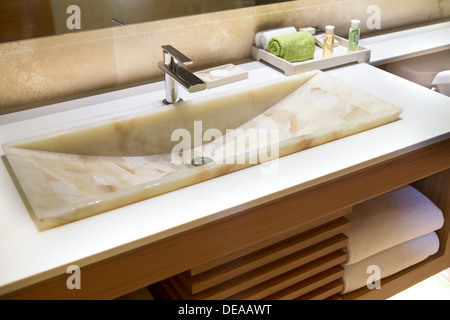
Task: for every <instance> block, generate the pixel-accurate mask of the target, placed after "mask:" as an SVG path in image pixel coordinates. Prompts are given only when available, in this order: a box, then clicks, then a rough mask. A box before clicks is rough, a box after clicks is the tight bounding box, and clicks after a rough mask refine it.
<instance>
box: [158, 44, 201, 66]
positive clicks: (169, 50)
mask: <svg viewBox="0 0 450 320" xmlns="http://www.w3.org/2000/svg"><path fill="white" fill-rule="evenodd" d="M161 48H162V49H163V53H164V60H165V62H166V63H168V62H167V59H168V58H170V57H167V55H168V56H171V57H172V58H174V59H175V60H177V61H178V62H179V63H181V64H182V65H185V66H187V65H190V64H192V63H194V62H193V61H192V60H191V59H189V58H188V57H186V56H185V55H184V54H182V53H181V52H180V51H178V50H177V49H175V48H174V47H172V46H171V45H166V46H162V47H161Z"/></svg>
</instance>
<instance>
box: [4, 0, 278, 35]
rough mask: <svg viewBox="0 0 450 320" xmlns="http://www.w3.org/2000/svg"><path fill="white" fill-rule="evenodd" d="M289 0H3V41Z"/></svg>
mask: <svg viewBox="0 0 450 320" xmlns="http://www.w3.org/2000/svg"><path fill="white" fill-rule="evenodd" d="M286 1H287V0H0V42H8V41H15V40H22V39H30V38H36V37H43V36H51V35H57V34H64V33H69V32H77V31H85V30H93V29H100V28H106V27H112V26H115V25H118V24H117V23H116V22H114V21H112V20H111V19H112V18H117V20H116V21H117V22H119V23H142V22H147V21H155V20H163V19H169V18H175V17H181V16H189V15H195V14H200V13H208V12H215V11H222V10H230V9H237V8H244V7H250V6H257V5H263V4H270V3H277V2H286Z"/></svg>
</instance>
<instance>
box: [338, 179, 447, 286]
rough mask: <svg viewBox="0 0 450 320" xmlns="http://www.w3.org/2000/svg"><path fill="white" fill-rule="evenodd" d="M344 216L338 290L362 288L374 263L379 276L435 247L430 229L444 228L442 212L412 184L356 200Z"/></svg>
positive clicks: (430, 252) (403, 266) (415, 260)
mask: <svg viewBox="0 0 450 320" xmlns="http://www.w3.org/2000/svg"><path fill="white" fill-rule="evenodd" d="M347 218H348V219H349V220H350V221H351V224H350V229H349V230H348V231H346V232H345V234H346V235H347V237H348V246H347V248H346V250H347V261H346V262H345V263H344V264H343V267H344V268H345V272H344V276H343V278H342V282H343V290H342V292H341V293H343V294H344V293H348V292H351V291H354V290H357V289H359V288H362V287H364V286H366V285H367V282H368V279H369V278H370V277H371V276H372V273H371V271H370V269H369V271H368V268H369V267H371V266H377V267H379V270H380V272H381V279H383V278H385V277H388V276H390V275H393V274H395V273H397V272H399V271H402V270H404V269H406V268H408V267H410V266H412V265H414V264H417V263H419V262H421V261H423V260H425V259H426V258H428V257H429V256H431V255H433V254H435V253H436V252H437V251H438V250H439V239H438V237H437V235H436V233H435V232H434V231H436V230H438V229H440V228H441V227H442V226H443V223H444V217H443V214H442V211H441V210H440V209H439V208H438V207H436V206H435V205H434V204H433V203H432V202H431V201H430V200H429V199H428V198H426V197H425V196H424V195H423V194H422V193H420V192H419V191H417V190H416V189H414V188H413V187H411V186H406V187H404V188H401V189H398V190H395V191H392V192H389V193H386V194H384V195H381V196H379V197H376V198H374V199H371V200H369V201H366V202H364V203H361V204H359V205H357V206H355V207H354V209H353V212H352V213H351V214H350V215H348V216H347ZM369 282H370V281H369ZM381 287H382V281H381Z"/></svg>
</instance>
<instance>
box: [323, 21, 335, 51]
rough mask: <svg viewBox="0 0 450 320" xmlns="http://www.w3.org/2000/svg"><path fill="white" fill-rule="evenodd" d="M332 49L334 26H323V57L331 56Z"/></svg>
mask: <svg viewBox="0 0 450 320" xmlns="http://www.w3.org/2000/svg"><path fill="white" fill-rule="evenodd" d="M333 50H334V26H326V27H325V35H324V38H323V57H324V58H328V57H332V56H333Z"/></svg>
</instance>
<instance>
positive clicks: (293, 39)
mask: <svg viewBox="0 0 450 320" xmlns="http://www.w3.org/2000/svg"><path fill="white" fill-rule="evenodd" d="M315 50H316V44H315V40H314V37H313V36H312V34H310V33H309V32H306V31H299V32H295V33H290V34H284V35H281V36H276V37H273V38H272V39H270V41H269V48H268V51H269V52H270V53H271V54H273V55H276V56H277V57H280V58H283V59H284V60H287V61H289V62H299V61H304V60H308V59H314V51H315Z"/></svg>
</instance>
